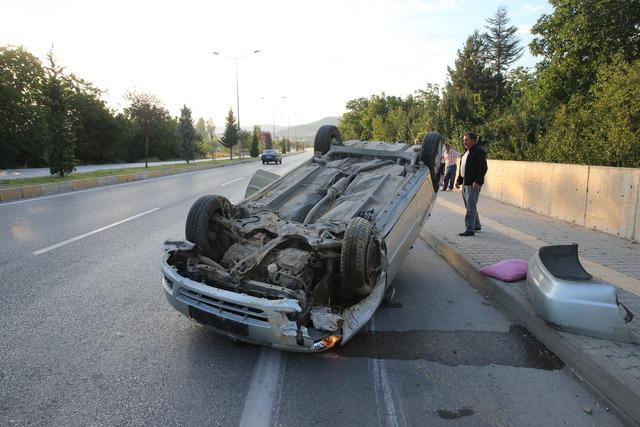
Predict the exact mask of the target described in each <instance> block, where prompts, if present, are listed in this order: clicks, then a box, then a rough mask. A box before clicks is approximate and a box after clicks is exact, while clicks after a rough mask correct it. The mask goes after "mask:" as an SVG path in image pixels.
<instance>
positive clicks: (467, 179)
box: [456, 132, 488, 236]
mask: <svg viewBox="0 0 640 427" xmlns="http://www.w3.org/2000/svg"><path fill="white" fill-rule="evenodd" d="M462 143H463V144H464V146H465V147H466V148H467V151H465V153H464V154H463V155H462V159H461V160H460V176H458V180H457V181H456V188H460V185H462V199H463V200H464V205H465V206H466V208H467V214H466V215H465V217H464V225H465V227H466V230H465V231H464V232H462V233H460V236H473V235H474V234H475V232H476V231H479V230H481V229H482V226H481V225H480V217H479V216H478V209H477V204H478V197H479V196H480V189H481V188H482V185H483V184H484V176H485V174H486V173H487V169H488V168H487V155H486V153H485V152H484V149H483V148H482V147H480V146H479V145H478V137H477V136H476V134H475V133H473V132H465V134H464V137H463V139H462Z"/></svg>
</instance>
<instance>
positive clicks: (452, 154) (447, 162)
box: [442, 142, 460, 191]
mask: <svg viewBox="0 0 640 427" xmlns="http://www.w3.org/2000/svg"><path fill="white" fill-rule="evenodd" d="M459 158H460V153H459V152H457V151H456V150H454V149H453V148H451V146H450V145H449V143H448V142H447V143H446V144H444V168H445V174H444V182H443V184H442V191H447V187H449V191H451V190H453V184H454V181H455V179H456V170H457V169H458V159H459Z"/></svg>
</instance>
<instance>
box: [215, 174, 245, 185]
mask: <svg viewBox="0 0 640 427" xmlns="http://www.w3.org/2000/svg"><path fill="white" fill-rule="evenodd" d="M243 178H244V176H241V177H240V178H236V179H233V180H231V181H229V182H225V183H224V184H220V185H219V187H224V186H226V185H229V184H233V183H234V182H238V181H240V180H241V179H243Z"/></svg>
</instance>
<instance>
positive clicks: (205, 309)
mask: <svg viewBox="0 0 640 427" xmlns="http://www.w3.org/2000/svg"><path fill="white" fill-rule="evenodd" d="M167 260H168V255H165V256H164V257H163V260H162V266H161V268H162V274H163V279H162V285H163V288H164V293H165V296H166V298H167V301H168V302H169V304H171V306H173V307H174V308H175V309H176V310H178V311H179V312H180V313H182V314H184V315H185V316H187V317H190V318H192V319H194V320H196V321H197V322H199V323H202V324H204V325H207V326H210V327H212V328H213V329H215V330H216V331H217V332H218V333H220V334H222V335H225V336H227V337H229V338H233V339H237V340H240V341H244V342H250V343H254V344H260V345H268V346H271V347H273V348H277V349H281V350H287V351H296V352H320V351H324V350H328V349H330V348H331V347H333V346H335V345H336V344H338V343H339V342H341V341H342V335H341V334H318V333H313V332H314V331H309V329H308V328H306V327H304V326H300V327H298V325H297V324H296V322H295V321H292V320H289V318H288V317H287V314H289V313H297V312H300V311H301V307H300V305H299V303H298V301H296V300H294V299H267V298H259V297H254V296H250V295H246V294H241V293H236V292H232V291H227V290H224V289H218V288H215V287H213V286H209V285H205V284H202V283H198V282H195V281H193V280H191V279H189V278H186V277H182V276H181V275H180V274H178V273H177V272H176V271H175V269H174V268H173V267H171V266H170V265H169V264H168V262H167ZM355 323H356V324H357V323H358V322H355ZM365 323H366V321H365ZM310 332H311V333H310ZM316 332H317V331H316Z"/></svg>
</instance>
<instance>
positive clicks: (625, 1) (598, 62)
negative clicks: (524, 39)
mask: <svg viewBox="0 0 640 427" xmlns="http://www.w3.org/2000/svg"><path fill="white" fill-rule="evenodd" d="M550 3H551V5H552V6H553V7H554V11H553V13H551V14H548V15H542V17H541V18H540V19H538V22H536V24H535V25H534V26H533V28H532V29H531V33H532V34H534V35H535V38H534V39H533V41H532V42H531V43H530V45H529V48H530V49H531V53H533V54H534V55H538V56H542V60H541V61H540V62H539V63H538V65H537V70H538V79H539V80H540V89H541V90H542V91H543V93H542V96H543V98H544V102H545V103H547V104H549V103H551V104H554V105H558V104H560V103H562V102H568V101H569V99H570V98H571V97H572V96H574V95H579V96H589V95H590V94H589V91H590V88H591V85H592V84H593V83H594V82H595V81H596V78H597V75H598V69H599V68H600V67H601V66H603V65H607V64H610V63H611V62H612V61H613V58H614V57H616V56H617V55H621V56H622V58H623V59H624V60H625V61H634V60H637V59H640V31H639V28H640V0H550Z"/></svg>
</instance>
